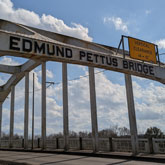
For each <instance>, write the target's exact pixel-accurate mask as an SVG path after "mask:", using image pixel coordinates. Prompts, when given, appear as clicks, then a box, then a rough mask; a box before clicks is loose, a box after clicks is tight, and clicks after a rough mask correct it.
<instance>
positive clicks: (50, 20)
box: [0, 0, 92, 41]
mask: <svg viewBox="0 0 165 165" xmlns="http://www.w3.org/2000/svg"><path fill="white" fill-rule="evenodd" d="M0 18H2V19H7V20H10V21H14V22H17V23H21V24H25V25H28V26H34V27H38V28H43V29H46V30H49V31H53V32H57V33H62V34H65V35H70V36H73V37H77V38H80V39H83V40H87V41H92V38H91V37H90V36H89V35H88V28H86V27H83V26H82V25H80V24H76V23H72V26H71V27H70V26H68V25H66V24H65V23H64V21H63V20H60V19H57V18H55V17H53V16H51V15H46V14H43V15H42V16H41V17H40V16H39V15H38V14H36V13H35V12H33V11H29V10H25V9H15V8H14V6H13V3H12V2H11V0H0Z"/></svg>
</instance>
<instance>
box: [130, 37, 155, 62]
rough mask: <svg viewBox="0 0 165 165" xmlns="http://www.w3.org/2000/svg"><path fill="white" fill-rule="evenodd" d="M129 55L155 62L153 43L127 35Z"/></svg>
mask: <svg viewBox="0 0 165 165" xmlns="http://www.w3.org/2000/svg"><path fill="white" fill-rule="evenodd" d="M128 41H129V51H130V57H131V58H134V59H138V60H142V61H148V62H153V63H155V64H156V53H155V45H154V44H152V43H149V42H145V41H142V40H138V39H135V38H132V37H128Z"/></svg>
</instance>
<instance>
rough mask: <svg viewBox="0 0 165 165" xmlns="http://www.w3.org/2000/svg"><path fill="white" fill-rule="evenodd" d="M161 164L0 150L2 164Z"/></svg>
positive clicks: (0, 164) (0, 162) (158, 164)
mask: <svg viewBox="0 0 165 165" xmlns="http://www.w3.org/2000/svg"><path fill="white" fill-rule="evenodd" d="M3 164H4V165H19V164H22V165H28V164H31V165H160V164H162V165H163V164H165V163H156V162H151V161H150V162H147V161H136V160H131V159H123V158H122V159H120V157H118V158H101V157H89V156H79V155H67V154H54V153H51V154H50V153H35V152H15V151H0V165H3Z"/></svg>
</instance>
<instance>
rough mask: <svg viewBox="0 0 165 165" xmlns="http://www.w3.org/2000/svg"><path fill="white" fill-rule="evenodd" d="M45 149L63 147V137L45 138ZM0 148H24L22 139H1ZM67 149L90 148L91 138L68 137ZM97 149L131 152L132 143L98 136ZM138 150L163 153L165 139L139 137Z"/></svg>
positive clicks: (38, 144) (38, 142) (35, 145)
mask: <svg viewBox="0 0 165 165" xmlns="http://www.w3.org/2000/svg"><path fill="white" fill-rule="evenodd" d="M41 144H42V139H35V140H34V142H33V148H34V149H36V148H41ZM46 146H47V150H49V149H50V150H54V149H63V148H64V139H63V138H55V139H53V140H49V139H47V140H46ZM28 147H29V149H31V147H32V141H31V140H29V141H28ZM0 148H18V149H19V148H22V149H23V148H24V139H18V140H13V141H12V147H11V146H10V141H9V140H1V141H0ZM69 149H74V150H92V149H93V143H92V138H81V137H80V138H69ZM99 151H116V152H131V151H132V145H131V139H130V138H99ZM139 152H141V153H165V139H155V138H153V139H151V140H149V139H147V138H144V139H141V138H140V139H139Z"/></svg>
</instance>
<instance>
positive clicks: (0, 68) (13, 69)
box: [0, 64, 21, 74]
mask: <svg viewBox="0 0 165 165" xmlns="http://www.w3.org/2000/svg"><path fill="white" fill-rule="evenodd" d="M20 71H21V67H20V66H10V65H3V64H0V72H2V73H8V74H15V73H19V72H20Z"/></svg>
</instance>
